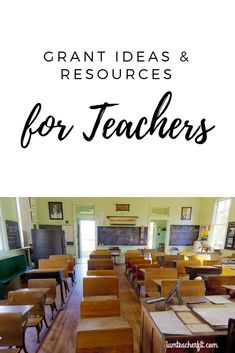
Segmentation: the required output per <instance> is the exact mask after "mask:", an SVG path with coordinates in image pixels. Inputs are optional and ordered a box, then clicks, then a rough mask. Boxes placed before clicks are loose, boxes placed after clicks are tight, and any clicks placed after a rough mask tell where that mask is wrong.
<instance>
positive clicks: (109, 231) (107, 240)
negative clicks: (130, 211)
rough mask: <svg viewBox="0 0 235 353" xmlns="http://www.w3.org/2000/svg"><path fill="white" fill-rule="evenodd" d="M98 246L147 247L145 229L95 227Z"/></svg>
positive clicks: (146, 229)
mask: <svg viewBox="0 0 235 353" xmlns="http://www.w3.org/2000/svg"><path fill="white" fill-rule="evenodd" d="M97 234H98V244H103V245H127V246H128V245H147V236H148V228H147V227H108V226H107V227H97Z"/></svg>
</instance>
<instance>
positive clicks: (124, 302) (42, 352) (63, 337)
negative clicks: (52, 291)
mask: <svg viewBox="0 0 235 353" xmlns="http://www.w3.org/2000/svg"><path fill="white" fill-rule="evenodd" d="M86 270H87V265H86V263H84V264H78V265H76V273H77V275H76V278H77V282H76V285H75V286H74V287H73V289H72V290H71V292H70V295H69V297H68V298H67V300H66V304H65V307H64V310H63V311H60V312H59V313H58V314H57V316H56V318H55V320H54V322H53V325H52V327H51V328H50V330H49V331H47V330H46V329H45V328H44V329H43V332H42V333H41V337H42V339H41V343H40V344H39V345H38V344H37V343H36V332H35V329H29V330H27V337H26V344H27V349H28V353H35V352H37V353H75V334H76V330H77V325H78V323H79V317H80V301H81V299H82V278H83V276H84V275H85V274H86ZM115 270H116V272H117V274H118V277H119V289H120V301H121V313H122V315H123V316H124V317H125V318H126V319H127V320H128V321H129V323H130V325H131V327H132V328H133V334H134V353H139V337H140V304H139V298H138V297H137V295H136V293H135V292H134V290H133V289H132V287H131V285H130V283H129V281H128V280H127V278H126V276H125V275H124V265H117V266H115ZM47 317H48V321H49V322H50V320H49V317H50V310H49V308H48V309H47Z"/></svg>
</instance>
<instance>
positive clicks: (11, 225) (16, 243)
mask: <svg viewBox="0 0 235 353" xmlns="http://www.w3.org/2000/svg"><path fill="white" fill-rule="evenodd" d="M6 229H7V237H8V244H9V250H13V249H19V248H21V247H22V246H21V241H20V232H19V226H18V222H15V221H6Z"/></svg>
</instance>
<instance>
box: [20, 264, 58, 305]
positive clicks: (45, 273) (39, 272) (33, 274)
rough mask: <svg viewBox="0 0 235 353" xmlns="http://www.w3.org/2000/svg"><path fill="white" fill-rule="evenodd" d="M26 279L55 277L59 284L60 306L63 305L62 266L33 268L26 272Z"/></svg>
mask: <svg viewBox="0 0 235 353" xmlns="http://www.w3.org/2000/svg"><path fill="white" fill-rule="evenodd" d="M27 275H28V279H36V278H55V279H56V282H57V283H59V285H60V295H61V308H62V307H63V305H64V294H63V287H62V278H63V276H64V270H63V269H62V268H50V269H49V268H48V269H35V270H31V271H29V272H27Z"/></svg>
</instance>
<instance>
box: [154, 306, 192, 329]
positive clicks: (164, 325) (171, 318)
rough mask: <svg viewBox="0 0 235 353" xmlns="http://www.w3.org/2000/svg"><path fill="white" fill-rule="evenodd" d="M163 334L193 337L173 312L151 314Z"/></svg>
mask: <svg viewBox="0 0 235 353" xmlns="http://www.w3.org/2000/svg"><path fill="white" fill-rule="evenodd" d="M150 315H151V317H152V319H153V321H154V322H155V324H156V325H157V327H158V328H159V330H160V331H161V332H162V333H165V334H168V335H192V333H191V332H190V331H189V330H188V329H187V327H186V326H185V325H184V324H183V323H182V322H181V321H180V319H179V318H178V317H177V316H176V314H175V313H174V311H173V310H169V311H159V312H152V313H150Z"/></svg>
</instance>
